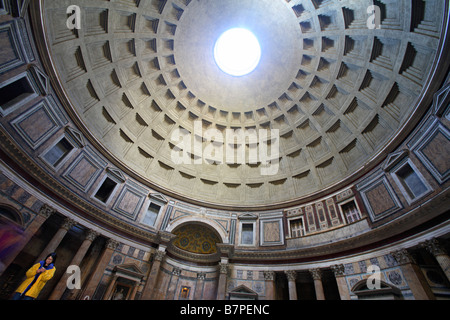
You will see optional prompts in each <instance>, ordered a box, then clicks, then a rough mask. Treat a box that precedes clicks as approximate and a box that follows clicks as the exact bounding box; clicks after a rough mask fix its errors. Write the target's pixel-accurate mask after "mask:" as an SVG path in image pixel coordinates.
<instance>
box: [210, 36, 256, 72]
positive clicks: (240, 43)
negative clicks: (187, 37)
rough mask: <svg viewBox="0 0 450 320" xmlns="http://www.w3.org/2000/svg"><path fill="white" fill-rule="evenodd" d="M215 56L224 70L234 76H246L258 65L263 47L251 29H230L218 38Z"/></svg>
mask: <svg viewBox="0 0 450 320" xmlns="http://www.w3.org/2000/svg"><path fill="white" fill-rule="evenodd" d="M214 58H215V60H216V63H217V65H218V66H219V68H220V69H221V70H222V71H223V72H225V73H227V74H230V75H232V76H244V75H246V74H249V73H250V72H252V71H253V70H255V68H256V67H257V66H258V64H259V61H260V59H261V47H260V45H259V42H258V39H257V38H256V37H255V35H254V34H253V33H252V32H250V31H249V30H247V29H242V28H234V29H229V30H228V31H225V32H224V33H223V34H222V35H221V36H220V37H219V39H218V40H217V42H216V45H215V47H214Z"/></svg>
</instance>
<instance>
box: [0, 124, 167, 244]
mask: <svg viewBox="0 0 450 320" xmlns="http://www.w3.org/2000/svg"><path fill="white" fill-rule="evenodd" d="M0 147H1V150H2V151H3V152H4V153H5V154H6V155H7V156H8V157H9V158H10V159H11V161H12V162H14V164H15V165H17V166H19V167H20V168H21V169H22V170H25V171H26V172H27V174H28V175H29V176H30V177H31V178H32V179H34V180H35V181H36V183H34V185H38V184H41V185H42V186H45V188H47V189H48V191H50V192H51V193H52V195H53V198H60V199H63V200H64V202H65V204H66V206H70V207H71V209H75V210H71V211H73V212H74V213H75V214H79V215H81V216H86V215H88V216H89V218H90V219H91V220H97V221H98V222H99V223H100V224H104V225H106V226H108V227H109V228H110V229H112V230H117V231H118V232H119V233H125V235H127V236H129V237H130V238H138V239H140V241H141V242H144V243H148V242H155V241H157V239H158V238H157V235H156V233H152V232H150V231H146V230H142V229H139V228H137V227H135V226H133V224H131V223H127V222H125V221H122V220H120V219H118V218H116V217H114V216H112V215H111V214H109V213H107V212H105V211H102V210H100V209H99V208H97V207H95V206H93V205H92V204H90V202H88V201H86V200H84V199H82V198H81V197H79V196H77V195H76V194H75V193H73V192H72V191H71V190H69V189H68V188H67V187H65V186H64V185H62V184H61V183H59V182H58V181H57V180H56V179H55V178H54V177H52V176H51V175H49V174H48V173H47V172H46V171H44V170H43V169H42V168H41V167H40V166H38V165H37V164H36V162H35V161H34V160H33V159H31V158H30V157H29V156H28V155H27V154H26V153H25V152H23V150H22V149H21V148H20V147H19V146H18V145H17V144H16V143H15V142H14V141H13V140H12V139H11V137H10V136H9V134H8V133H7V132H5V130H4V129H3V128H1V127H0ZM14 171H15V172H16V173H18V172H17V170H14ZM30 182H31V181H30ZM41 190H42V189H41ZM47 195H50V194H47Z"/></svg>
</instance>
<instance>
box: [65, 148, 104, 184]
mask: <svg viewBox="0 0 450 320" xmlns="http://www.w3.org/2000/svg"><path fill="white" fill-rule="evenodd" d="M105 165H106V164H105V163H103V164H102V163H99V162H98V161H97V160H96V159H94V157H93V156H91V155H89V154H88V153H87V152H82V153H81V154H80V155H79V156H78V157H77V159H75V161H73V162H72V164H71V165H70V166H69V168H68V169H67V170H66V171H65V172H64V173H63V175H62V176H63V178H65V179H66V180H67V181H68V182H70V183H71V184H73V185H74V186H75V187H77V188H78V189H80V190H82V191H84V192H86V191H87V189H89V187H90V186H91V185H92V183H94V181H95V179H97V178H98V176H99V175H100V173H101V171H102V169H103V168H102V167H103V166H105Z"/></svg>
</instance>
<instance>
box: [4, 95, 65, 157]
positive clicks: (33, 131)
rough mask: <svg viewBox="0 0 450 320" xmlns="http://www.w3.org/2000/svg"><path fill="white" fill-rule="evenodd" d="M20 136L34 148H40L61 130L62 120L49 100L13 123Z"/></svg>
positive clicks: (41, 102)
mask: <svg viewBox="0 0 450 320" xmlns="http://www.w3.org/2000/svg"><path fill="white" fill-rule="evenodd" d="M11 125H12V126H13V127H14V128H15V129H16V131H17V132H18V133H19V134H20V136H21V137H22V138H23V139H24V140H25V141H26V142H27V144H28V145H29V146H30V147H31V148H33V149H36V148H38V147H39V146H40V145H41V144H42V143H44V142H45V141H46V140H47V139H48V138H50V137H51V136H52V135H53V134H54V133H55V132H56V131H58V130H59V128H61V126H62V123H61V121H60V119H59V118H58V117H57V116H56V115H55V113H54V112H53V108H52V107H51V106H50V104H49V103H48V101H47V100H42V101H40V102H39V103H38V104H37V105H35V106H34V107H32V108H30V109H29V110H28V111H27V112H25V113H24V114H22V115H20V116H19V117H17V118H16V119H14V120H13V121H12V122H11Z"/></svg>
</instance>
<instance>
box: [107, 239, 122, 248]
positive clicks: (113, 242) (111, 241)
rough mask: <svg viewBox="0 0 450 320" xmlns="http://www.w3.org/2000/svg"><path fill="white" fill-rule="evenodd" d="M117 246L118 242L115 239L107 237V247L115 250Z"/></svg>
mask: <svg viewBox="0 0 450 320" xmlns="http://www.w3.org/2000/svg"><path fill="white" fill-rule="evenodd" d="M118 246H119V242H118V241H117V240H114V239H108V241H106V248H107V249H111V250H116V249H117V247H118Z"/></svg>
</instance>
